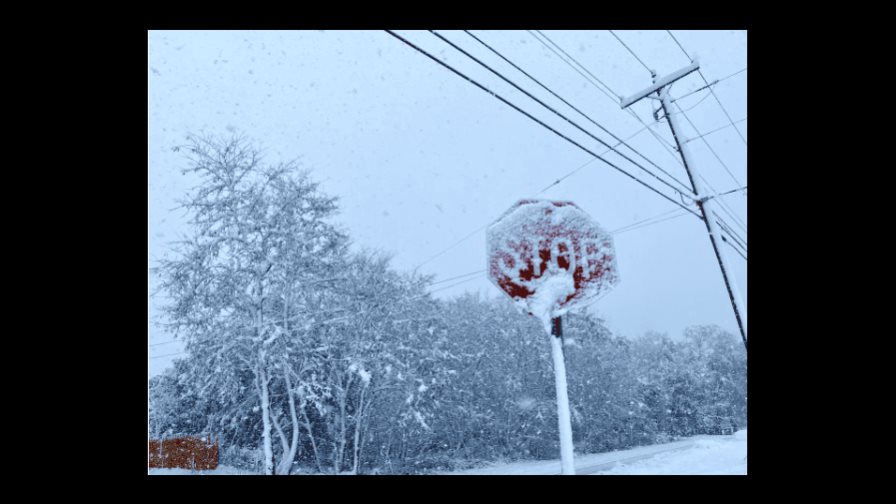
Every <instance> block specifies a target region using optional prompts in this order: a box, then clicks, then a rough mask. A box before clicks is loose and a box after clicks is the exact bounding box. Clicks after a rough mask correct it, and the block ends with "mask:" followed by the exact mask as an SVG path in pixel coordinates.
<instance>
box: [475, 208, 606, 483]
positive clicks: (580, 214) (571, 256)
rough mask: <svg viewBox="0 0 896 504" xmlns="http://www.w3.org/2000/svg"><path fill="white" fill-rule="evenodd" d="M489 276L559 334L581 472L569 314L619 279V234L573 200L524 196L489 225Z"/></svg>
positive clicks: (564, 445)
mask: <svg viewBox="0 0 896 504" xmlns="http://www.w3.org/2000/svg"><path fill="white" fill-rule="evenodd" d="M486 236H487V238H486V240H487V242H488V271H489V278H490V279H491V281H492V282H494V283H495V285H496V286H497V287H498V288H499V289H501V290H502V291H503V292H504V293H505V294H507V295H508V296H510V298H511V299H512V300H513V302H514V303H515V304H516V305H517V306H518V307H519V308H520V309H522V310H524V311H525V312H527V313H529V314H530V315H534V316H535V317H537V318H538V319H539V320H540V321H541V323H542V324H543V327H544V329H545V332H546V333H547V334H548V335H549V336H548V338H549V339H550V341H551V354H552V355H553V362H554V383H555V386H556V389H557V424H558V430H559V434H560V460H561V469H562V471H561V472H562V473H563V474H575V465H574V464H573V445H572V422H571V420H570V414H569V413H570V409H569V395H568V392H567V386H566V364H565V362H564V356H563V322H562V319H561V316H562V315H563V314H565V313H566V312H568V311H569V309H570V308H572V307H574V306H575V305H576V304H579V303H584V302H585V301H587V300H589V299H595V298H596V297H597V296H598V295H600V294H601V293H602V292H604V291H605V290H608V289H609V288H611V287H612V286H613V285H615V284H616V283H617V282H618V281H619V274H618V271H617V268H616V257H615V251H614V249H613V239H612V237H611V236H610V234H609V233H607V232H606V231H604V230H603V229H601V227H600V226H599V225H598V224H597V223H596V222H594V221H593V220H592V219H591V218H590V217H589V216H588V214H586V213H585V212H584V211H582V209H581V208H579V207H578V206H576V205H575V204H574V203H572V202H569V201H546V200H531V199H526V200H520V201H518V202H517V203H516V204H515V205H514V206H512V207H511V208H510V209H509V210H508V211H507V212H505V213H504V214H503V215H502V216H501V217H500V218H499V219H498V220H497V221H495V222H494V223H493V224H492V225H491V226H489V228H488V230H487V232H486Z"/></svg>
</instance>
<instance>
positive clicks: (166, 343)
mask: <svg viewBox="0 0 896 504" xmlns="http://www.w3.org/2000/svg"><path fill="white" fill-rule="evenodd" d="M177 341H178V340H171V341H165V342H162V343H152V344H150V345H149V346H151V347H154V346H162V345H169V344H171V343H177Z"/></svg>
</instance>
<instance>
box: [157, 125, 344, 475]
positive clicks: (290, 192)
mask: <svg viewBox="0 0 896 504" xmlns="http://www.w3.org/2000/svg"><path fill="white" fill-rule="evenodd" d="M180 149H182V150H183V151H185V152H186V153H187V158H188V167H187V168H186V169H185V170H184V172H185V173H193V174H194V175H196V176H197V177H198V178H199V180H200V184H199V185H198V186H197V187H196V188H195V190H194V191H193V193H192V194H191V195H190V197H189V198H188V199H186V200H185V201H183V202H182V206H183V208H184V209H186V210H187V211H188V212H190V214H191V217H192V218H191V220H190V223H191V225H192V233H191V235H189V236H188V237H187V238H186V239H184V240H182V241H181V242H180V243H179V244H178V247H177V252H178V257H177V258H175V259H166V260H164V261H162V262H161V264H160V266H159V268H158V271H159V273H160V275H161V278H162V282H161V286H162V288H163V289H164V290H165V291H166V293H167V294H168V297H169V298H170V299H171V300H172V302H171V303H170V304H169V305H168V306H166V307H165V310H164V312H165V315H166V316H167V317H168V325H169V327H170V328H171V329H172V330H173V331H175V334H176V335H179V336H182V337H183V338H184V339H185V340H186V349H187V352H188V353H189V354H190V357H191V360H192V362H193V370H194V371H196V372H197V375H198V376H199V377H200V379H201V385H199V386H200V387H201V389H200V390H202V391H203V392H204V393H205V394H216V393H217V395H218V396H219V397H225V396H227V394H226V393H224V390H228V391H229V390H232V388H226V385H225V384H227V385H234V386H235V384H236V383H237V382H238V378H239V377H240V376H241V375H242V374H244V373H243V372H246V371H248V372H249V373H251V375H252V377H253V384H252V385H253V388H254V397H253V399H254V400H255V403H256V405H257V406H259V407H260V410H261V411H260V413H261V420H262V429H261V430H262V432H261V437H262V444H263V449H264V471H265V473H266V474H273V473H274V471H275V469H276V471H277V472H278V473H283V472H285V471H288V470H289V466H290V464H291V463H292V460H291V459H292V457H294V455H295V451H296V450H297V447H298V432H299V429H300V425H299V421H298V418H297V415H296V406H295V402H296V401H295V396H294V394H295V391H296V387H298V386H299V384H295V383H292V382H291V376H290V373H289V372H287V369H288V367H289V366H286V365H284V362H286V361H287V360H288V359H289V351H290V349H291V347H292V345H291V344H290V343H287V341H291V340H294V339H296V338H301V334H302V330H301V329H297V328H296V327H295V325H294V321H295V320H297V319H298V320H300V321H301V320H307V319H308V317H309V315H308V314H307V313H306V312H305V311H304V307H305V305H306V304H307V302H308V300H309V299H310V298H313V297H314V295H313V291H314V290H315V289H316V288H318V286H319V285H320V284H321V283H323V284H325V282H322V281H323V280H325V277H328V276H331V275H333V274H334V273H336V272H337V271H338V266H339V264H340V262H341V261H342V259H343V256H344V254H345V250H346V247H347V238H346V236H345V234H344V233H342V232H341V231H340V230H339V229H338V228H336V227H335V226H334V225H333V224H331V223H329V222H328V219H329V218H330V217H332V216H333V215H334V214H335V212H336V201H335V198H332V197H327V196H325V195H322V194H320V193H319V191H318V188H317V184H316V183H314V182H312V181H311V180H310V178H309V177H308V175H307V173H305V172H301V171H299V170H298V167H297V166H296V164H295V163H281V164H276V165H265V164H263V160H262V156H261V151H260V149H259V148H257V147H255V146H253V145H252V144H251V143H250V142H249V141H248V140H246V139H245V138H243V137H241V136H232V137H229V138H215V137H207V136H189V137H188V143H187V145H186V146H184V147H181V148H180ZM200 370H204V372H202V371H200ZM225 377H229V378H232V380H226V379H224V378H225ZM279 380H282V381H283V383H284V385H285V389H284V390H285V393H286V398H287V401H286V402H287V403H288V404H289V406H288V408H287V410H288V413H289V415H288V416H287V417H286V419H284V420H282V422H284V423H287V424H288V427H287V429H286V430H288V431H289V433H290V434H289V435H287V434H285V432H284V429H283V427H282V426H281V419H280V418H279V417H278V413H279V411H278V410H272V402H273V401H274V398H273V397H272V393H271V388H272V382H275V381H279ZM244 392H246V391H245V390H244ZM248 393H249V395H250V396H252V395H253V394H252V391H251V389H250V390H249V391H248ZM275 434H276V435H278V437H279V439H280V441H281V452H280V464H275V461H274V449H273V446H272V443H273V436H274V435H275ZM275 466H276V467H275Z"/></svg>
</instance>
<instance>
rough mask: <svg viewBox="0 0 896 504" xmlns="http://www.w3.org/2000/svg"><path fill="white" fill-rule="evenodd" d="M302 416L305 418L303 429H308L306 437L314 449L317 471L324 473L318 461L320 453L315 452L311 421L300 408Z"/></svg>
mask: <svg viewBox="0 0 896 504" xmlns="http://www.w3.org/2000/svg"><path fill="white" fill-rule="evenodd" d="M302 417H303V418H304V419H305V429H306V430H307V431H308V438H309V439H311V449H312V450H313V451H314V462H315V463H316V464H317V471H318V472H319V473H321V474H323V473H324V467H323V466H322V465H321V463H320V455H319V454H318V453H317V443H315V442H314V433H313V432H311V421H310V420H308V413H306V412H305V410H304V409H302Z"/></svg>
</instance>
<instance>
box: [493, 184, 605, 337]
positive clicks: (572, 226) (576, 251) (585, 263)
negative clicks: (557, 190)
mask: <svg viewBox="0 0 896 504" xmlns="http://www.w3.org/2000/svg"><path fill="white" fill-rule="evenodd" d="M486 240H487V243H488V274H489V278H490V279H491V281H492V283H494V284H495V285H496V286H498V288H499V289H501V290H503V291H504V292H505V293H507V294H508V295H509V296H510V297H511V298H512V299H513V300H514V302H515V303H516V304H517V305H518V306H520V307H521V308H523V309H525V310H527V311H528V312H529V313H530V314H532V315H535V316H538V317H540V318H541V319H542V321H543V322H544V323H545V324H547V323H548V320H549V319H550V318H551V317H558V316H560V315H562V314H563V313H566V312H567V311H568V310H569V309H570V308H572V307H574V306H576V305H578V304H581V303H583V302H585V301H588V300H590V299H593V298H595V297H596V296H598V295H600V294H601V293H603V292H605V291H607V290H609V289H610V288H611V287H612V286H613V285H615V284H617V283H618V282H619V272H618V270H617V267H616V253H615V250H614V248H613V239H612V237H611V236H610V234H609V233H607V232H606V231H604V230H603V229H601V228H600V226H598V224H597V223H596V222H594V221H593V220H592V219H591V218H590V217H589V216H588V214H586V213H585V212H584V211H583V210H582V209H581V208H579V207H578V206H576V205H575V204H574V203H572V202H570V201H547V200H533V199H524V200H520V201H518V202H517V203H516V204H515V205H513V206H512V207H510V209H509V210H507V211H506V212H504V214H503V215H502V216H501V217H500V218H499V219H498V220H497V221H495V222H494V223H493V224H492V225H491V226H489V228H488V230H487V235H486Z"/></svg>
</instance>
